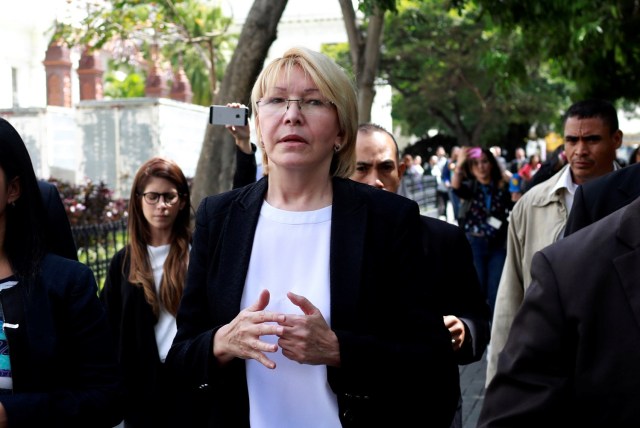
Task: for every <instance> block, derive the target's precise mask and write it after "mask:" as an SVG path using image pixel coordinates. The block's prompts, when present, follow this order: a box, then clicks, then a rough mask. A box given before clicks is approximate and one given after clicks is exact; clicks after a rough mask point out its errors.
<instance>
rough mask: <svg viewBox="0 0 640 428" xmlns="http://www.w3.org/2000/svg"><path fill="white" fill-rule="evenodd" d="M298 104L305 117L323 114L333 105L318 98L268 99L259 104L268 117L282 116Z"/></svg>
mask: <svg viewBox="0 0 640 428" xmlns="http://www.w3.org/2000/svg"><path fill="white" fill-rule="evenodd" d="M296 103H297V104H298V108H299V109H300V111H301V112H302V113H304V114H305V115H314V114H321V113H324V112H326V111H328V110H329V109H330V107H331V106H332V105H333V104H332V103H331V102H330V101H324V100H321V99H317V98H309V99H305V98H302V99H299V100H296V99H286V98H281V97H268V98H264V99H262V100H260V101H259V102H258V108H259V110H260V111H262V113H264V114H266V115H282V114H284V113H285V112H286V111H287V110H288V109H290V108H291V106H292V104H296Z"/></svg>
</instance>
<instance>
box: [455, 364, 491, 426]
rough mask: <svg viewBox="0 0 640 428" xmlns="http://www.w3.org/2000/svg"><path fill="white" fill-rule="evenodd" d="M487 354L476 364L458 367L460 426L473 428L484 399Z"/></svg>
mask: <svg viewBox="0 0 640 428" xmlns="http://www.w3.org/2000/svg"><path fill="white" fill-rule="evenodd" d="M486 357H487V354H486V353H485V355H483V356H482V359H481V360H480V361H478V362H475V363H472V364H468V365H466V366H460V390H461V392H462V426H463V428H475V427H476V425H477V424H478V417H479V416H480V408H481V407H482V400H483V398H484V380H485V375H486V372H487V359H486Z"/></svg>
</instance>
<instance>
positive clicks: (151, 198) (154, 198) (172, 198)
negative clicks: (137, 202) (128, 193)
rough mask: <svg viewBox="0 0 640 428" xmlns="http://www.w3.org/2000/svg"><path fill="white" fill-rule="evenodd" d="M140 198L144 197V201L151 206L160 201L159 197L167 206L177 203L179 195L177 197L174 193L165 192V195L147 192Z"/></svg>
mask: <svg viewBox="0 0 640 428" xmlns="http://www.w3.org/2000/svg"><path fill="white" fill-rule="evenodd" d="M142 196H143V197H144V200H145V201H146V202H147V203H148V204H151V205H155V204H157V203H158V201H160V197H162V200H163V201H164V203H165V204H167V205H173V204H175V203H176V202H178V199H179V198H180V195H178V194H177V193H175V192H167V193H158V192H147V193H143V194H142Z"/></svg>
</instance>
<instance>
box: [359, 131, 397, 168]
mask: <svg viewBox="0 0 640 428" xmlns="http://www.w3.org/2000/svg"><path fill="white" fill-rule="evenodd" d="M376 131H378V132H384V133H385V134H387V135H388V136H389V137H391V139H392V140H393V145H394V146H395V148H396V162H398V163H400V149H399V148H398V142H397V141H396V138H395V137H394V136H393V134H392V133H391V132H389V131H387V130H386V129H384V127H383V126H380V125H378V124H377V123H371V122H369V123H361V124H360V125H358V132H362V133H363V134H371V133H373V132H376Z"/></svg>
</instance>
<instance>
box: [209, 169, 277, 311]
mask: <svg viewBox="0 0 640 428" xmlns="http://www.w3.org/2000/svg"><path fill="white" fill-rule="evenodd" d="M267 184H268V182H267V179H266V177H263V178H262V179H260V180H259V181H258V182H257V183H255V184H254V185H252V186H249V187H247V188H246V190H245V191H244V192H243V193H241V194H240V195H239V196H238V198H237V199H236V200H234V201H233V202H232V203H231V206H230V207H229V212H228V213H227V217H226V220H225V221H226V224H225V226H224V228H223V232H222V234H221V235H220V240H221V242H219V243H218V244H219V245H220V259H219V263H218V268H219V270H220V271H219V275H218V278H219V279H220V290H221V291H220V294H219V296H218V302H219V308H218V310H219V311H220V312H219V313H220V314H222V316H223V318H224V319H225V320H229V321H230V320H232V319H233V318H234V317H235V316H236V315H237V314H238V312H239V311H240V301H241V299H242V292H243V290H244V283H245V280H246V278H247V272H248V271H249V261H250V259H251V250H252V248H253V238H254V235H255V231H256V226H257V224H258V218H259V216H260V210H261V208H262V203H263V201H264V195H265V193H266V191H267Z"/></svg>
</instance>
